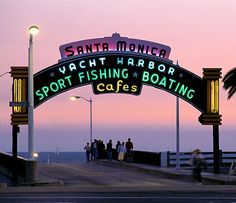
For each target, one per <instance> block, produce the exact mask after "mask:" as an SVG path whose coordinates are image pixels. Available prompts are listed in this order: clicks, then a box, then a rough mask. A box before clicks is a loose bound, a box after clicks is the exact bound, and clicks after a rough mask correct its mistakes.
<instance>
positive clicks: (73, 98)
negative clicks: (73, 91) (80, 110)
mask: <svg viewBox="0 0 236 203" xmlns="http://www.w3.org/2000/svg"><path fill="white" fill-rule="evenodd" d="M70 99H71V100H72V101H75V100H77V99H83V100H85V101H87V102H89V103H90V144H91V143H92V140H93V128H92V127H93V126H92V114H93V112H92V102H93V101H92V99H91V97H90V99H86V98H84V97H81V96H71V97H70Z"/></svg>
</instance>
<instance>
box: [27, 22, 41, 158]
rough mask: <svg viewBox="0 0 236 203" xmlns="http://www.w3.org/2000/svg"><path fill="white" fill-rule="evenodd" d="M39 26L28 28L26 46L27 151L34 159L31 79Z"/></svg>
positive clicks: (32, 90)
mask: <svg viewBox="0 0 236 203" xmlns="http://www.w3.org/2000/svg"><path fill="white" fill-rule="evenodd" d="M38 32H39V28H38V27H37V26H35V25H33V26H31V27H30V28H29V33H30V36H29V48H28V102H29V106H28V153H29V158H30V159H32V160H33V159H34V156H33V154H34V81H33V36H34V35H37V34H38Z"/></svg>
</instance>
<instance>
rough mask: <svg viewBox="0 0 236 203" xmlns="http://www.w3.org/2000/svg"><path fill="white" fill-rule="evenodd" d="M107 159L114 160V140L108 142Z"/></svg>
mask: <svg viewBox="0 0 236 203" xmlns="http://www.w3.org/2000/svg"><path fill="white" fill-rule="evenodd" d="M107 161H110V162H111V161H112V140H109V142H108V143H107Z"/></svg>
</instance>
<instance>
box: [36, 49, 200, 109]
mask: <svg viewBox="0 0 236 203" xmlns="http://www.w3.org/2000/svg"><path fill="white" fill-rule="evenodd" d="M89 84H91V85H92V88H93V92H94V94H104V93H125V94H133V95H140V93H141V90H142V87H143V85H149V86H152V87H155V88H158V89H163V90H165V91H168V92H170V93H171V94H174V95H176V96H179V97H181V98H182V99H184V100H185V101H187V102H189V103H190V104H192V105H193V106H195V107H196V108H197V109H199V110H200V111H204V105H203V102H202V101H203V100H202V99H201V98H202V95H204V94H203V92H202V89H203V88H202V85H203V82H202V79H201V78H200V77H198V76H196V75H194V74H192V73H190V72H189V71H187V70H185V69H183V68H181V67H179V66H178V65H174V64H173V63H171V62H169V61H166V60H164V59H161V58H159V57H155V56H151V55H144V54H140V53H133V52H129V53H127V52H106V53H99V52H98V53H93V54H87V55H83V56H80V57H73V58H71V59H70V60H66V61H62V62H60V63H58V64H55V65H53V66H50V67H48V68H46V69H44V70H42V71H40V72H38V73H36V74H35V76H34V89H35V95H34V98H35V107H37V106H38V105H40V104H41V103H43V102H45V101H46V100H48V99H50V98H52V97H54V96H56V95H58V94H60V93H62V92H65V91H67V90H70V89H72V88H75V87H80V86H84V85H89Z"/></svg>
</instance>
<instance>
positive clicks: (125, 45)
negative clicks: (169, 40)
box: [59, 33, 171, 60]
mask: <svg viewBox="0 0 236 203" xmlns="http://www.w3.org/2000/svg"><path fill="white" fill-rule="evenodd" d="M59 50H60V53H61V58H62V60H65V59H68V58H70V57H74V56H79V55H83V54H88V53H95V52H111V51H116V52H119V51H121V52H124V51H125V52H126V51H127V52H135V53H142V54H149V55H153V56H157V57H161V58H163V59H166V60H168V58H169V54H170V51H171V49H170V47H169V46H166V45H163V44H160V43H155V42H150V41H145V40H139V39H131V38H128V37H120V35H119V34H117V33H115V34H113V35H112V37H104V38H97V39H89V40H82V41H77V42H72V43H68V44H64V45H61V46H60V48H59Z"/></svg>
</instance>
